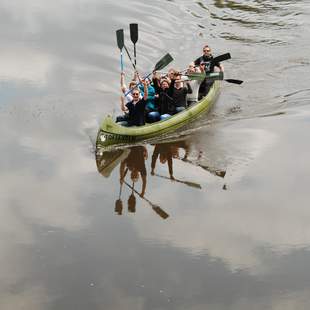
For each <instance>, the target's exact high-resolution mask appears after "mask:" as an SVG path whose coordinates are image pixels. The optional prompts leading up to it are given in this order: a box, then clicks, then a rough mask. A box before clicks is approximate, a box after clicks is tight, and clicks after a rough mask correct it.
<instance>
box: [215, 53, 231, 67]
mask: <svg viewBox="0 0 310 310" xmlns="http://www.w3.org/2000/svg"><path fill="white" fill-rule="evenodd" d="M230 58H231V56H230V53H226V54H223V55H219V56H216V57H214V58H213V59H212V60H211V62H212V63H213V64H215V63H218V62H221V61H224V60H228V59H230Z"/></svg>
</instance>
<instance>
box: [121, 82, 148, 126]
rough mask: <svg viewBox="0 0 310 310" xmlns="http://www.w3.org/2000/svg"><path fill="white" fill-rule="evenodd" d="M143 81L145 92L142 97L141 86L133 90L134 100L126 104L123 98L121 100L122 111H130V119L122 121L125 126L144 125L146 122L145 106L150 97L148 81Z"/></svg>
mask: <svg viewBox="0 0 310 310" xmlns="http://www.w3.org/2000/svg"><path fill="white" fill-rule="evenodd" d="M142 82H143V86H144V94H143V97H142V98H140V90H139V88H135V89H134V90H133V91H132V97H133V100H132V101H130V102H128V103H126V104H124V101H123V100H122V101H121V109H122V111H124V112H126V111H128V120H127V121H123V122H120V124H121V125H123V126H143V125H144V124H145V106H146V100H147V98H148V87H147V82H146V81H142Z"/></svg>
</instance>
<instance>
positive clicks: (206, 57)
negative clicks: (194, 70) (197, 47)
mask: <svg viewBox="0 0 310 310" xmlns="http://www.w3.org/2000/svg"><path fill="white" fill-rule="evenodd" d="M202 50H203V55H202V56H200V57H198V58H197V59H196V60H195V61H194V63H195V65H196V66H199V69H200V72H205V73H211V72H214V68H215V67H217V68H218V71H220V72H224V67H223V65H221V64H220V63H219V62H216V63H213V62H212V59H213V55H212V53H211V48H210V47H209V46H208V45H205V46H204V47H203V49H202ZM213 83H214V81H209V80H208V79H207V78H205V79H204V80H203V81H202V83H201V84H200V87H199V96H198V100H200V99H202V98H203V97H205V96H206V95H207V94H208V92H209V90H210V88H211V86H212V85H213Z"/></svg>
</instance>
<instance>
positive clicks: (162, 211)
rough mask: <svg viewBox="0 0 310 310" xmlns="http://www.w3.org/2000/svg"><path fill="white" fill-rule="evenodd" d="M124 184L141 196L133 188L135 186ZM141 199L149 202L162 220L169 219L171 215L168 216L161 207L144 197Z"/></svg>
mask: <svg viewBox="0 0 310 310" xmlns="http://www.w3.org/2000/svg"><path fill="white" fill-rule="evenodd" d="M124 183H125V184H126V185H127V186H128V187H129V188H131V189H132V190H133V191H134V192H135V193H136V194H138V195H139V196H140V194H139V192H138V191H136V190H135V189H134V188H133V186H131V185H129V184H128V183H127V182H126V181H124ZM140 197H141V198H142V199H144V200H145V201H146V202H148V203H149V205H150V206H151V207H152V209H153V210H154V211H155V212H156V213H157V214H158V215H159V216H160V217H161V218H163V219H164V220H165V219H166V218H167V217H169V214H167V213H166V212H165V211H164V210H163V209H162V208H161V207H159V206H157V205H155V204H153V203H152V202H151V201H150V200H148V199H147V198H145V197H144V196H143V197H142V196H140Z"/></svg>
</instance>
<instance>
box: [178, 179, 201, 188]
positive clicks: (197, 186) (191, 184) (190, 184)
mask: <svg viewBox="0 0 310 310" xmlns="http://www.w3.org/2000/svg"><path fill="white" fill-rule="evenodd" d="M182 183H184V184H186V185H188V186H190V187H194V188H199V189H201V185H200V184H198V183H194V182H189V181H182Z"/></svg>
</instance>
